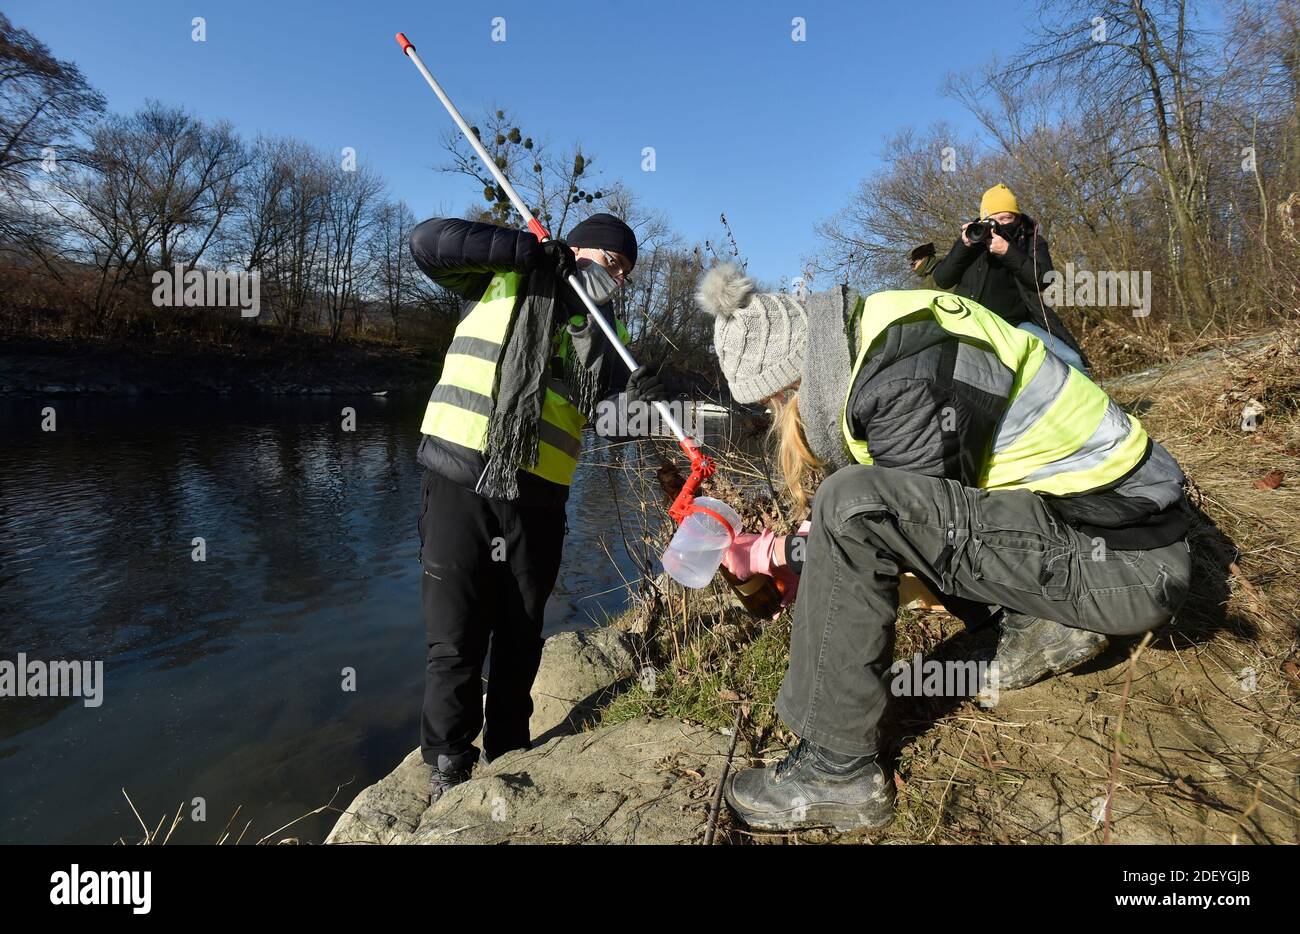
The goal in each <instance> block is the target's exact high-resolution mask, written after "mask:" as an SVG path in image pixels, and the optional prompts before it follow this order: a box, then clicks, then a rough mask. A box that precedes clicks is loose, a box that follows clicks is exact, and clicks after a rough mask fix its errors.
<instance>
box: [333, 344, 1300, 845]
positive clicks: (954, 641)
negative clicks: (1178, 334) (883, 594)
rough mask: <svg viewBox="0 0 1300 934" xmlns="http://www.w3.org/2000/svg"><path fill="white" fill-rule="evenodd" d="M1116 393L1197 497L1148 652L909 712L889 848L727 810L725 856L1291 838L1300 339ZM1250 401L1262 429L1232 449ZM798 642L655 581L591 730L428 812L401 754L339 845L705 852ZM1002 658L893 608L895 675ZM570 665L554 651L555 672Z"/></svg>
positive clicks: (900, 706)
mask: <svg viewBox="0 0 1300 934" xmlns="http://www.w3.org/2000/svg"><path fill="white" fill-rule="evenodd" d="M1108 388H1109V389H1110V390H1111V391H1112V392H1113V393H1114V395H1115V398H1116V399H1117V401H1119V402H1121V404H1123V405H1124V406H1125V407H1126V408H1127V409H1129V410H1130V411H1133V412H1135V413H1139V414H1140V415H1141V417H1142V419H1143V422H1144V424H1146V425H1147V427H1148V428H1149V430H1150V431H1151V433H1152V435H1153V436H1155V437H1156V438H1158V439H1160V440H1161V441H1162V442H1163V443H1164V444H1165V445H1166V447H1168V448H1169V450H1170V451H1171V452H1172V453H1173V454H1174V456H1175V457H1176V458H1178V460H1179V461H1180V463H1181V464H1182V465H1183V466H1184V468H1185V470H1186V472H1187V474H1188V476H1189V478H1190V479H1191V481H1192V499H1193V502H1194V505H1195V512H1196V521H1195V525H1194V528H1193V531H1192V533H1191V535H1190V538H1189V540H1190V543H1191V545H1192V548H1193V553H1194V559H1195V569H1196V574H1195V583H1194V589H1193V592H1192V594H1191V596H1190V597H1189V598H1188V601H1187V603H1186V605H1185V606H1184V608H1183V610H1182V611H1181V612H1180V614H1179V616H1178V618H1177V619H1176V620H1175V621H1173V622H1171V623H1170V624H1169V625H1166V626H1163V627H1161V628H1160V629H1159V630H1157V631H1156V632H1155V634H1154V638H1153V640H1152V641H1151V642H1150V643H1148V644H1147V645H1145V646H1139V644H1137V643H1134V642H1126V643H1119V642H1117V643H1116V644H1113V645H1112V647H1111V649H1110V650H1109V651H1108V652H1106V653H1105V654H1104V655H1103V656H1102V657H1101V658H1099V659H1097V660H1095V661H1094V662H1091V663H1089V664H1088V665H1086V666H1085V667H1084V668H1082V669H1080V670H1077V671H1075V672H1073V673H1071V674H1069V675H1067V676H1064V677H1058V678H1052V679H1049V680H1047V681H1044V682H1042V683H1040V684H1037V685H1034V686H1033V687H1031V688H1028V689H1026V690H1023V691H1017V692H1013V693H1008V694H1004V695H1003V696H1002V697H1001V698H1000V699H999V703H998V704H997V705H996V706H994V707H991V708H984V707H981V706H979V705H978V704H976V703H974V702H973V701H971V700H970V699H966V698H901V699H899V700H898V702H897V705H896V707H895V713H894V717H893V722H894V732H893V734H892V735H891V737H890V740H889V744H890V758H891V761H892V764H893V769H894V782H895V785H896V787H897V789H898V792H899V795H898V807H897V813H896V819H895V821H894V823H893V824H892V825H891V826H890V827H888V828H886V829H885V830H884V831H882V832H880V833H876V834H864V833H852V834H836V833H832V832H828V831H809V832H803V833H799V834H754V833H751V832H749V831H748V830H746V829H745V828H744V827H741V826H738V825H736V824H735V823H734V822H732V821H731V819H730V817H729V815H728V814H727V812H726V809H725V807H724V808H722V809H721V812H720V813H719V814H718V817H717V839H718V841H719V842H733V843H750V842H752V843H782V842H794V841H799V842H831V843H836V842H844V843H853V842H865V841H867V840H871V841H874V842H906V843H922V842H932V843H941V842H942V843H1094V842H1105V841H1109V842H1120V843H1284V842H1289V843H1296V842H1300V839H1297V833H1298V832H1300V831H1298V830H1297V828H1300V800H1298V797H1297V790H1298V789H1297V775H1300V650H1298V646H1297V629H1296V621H1297V619H1300V586H1298V585H1297V581H1296V580H1295V577H1294V573H1293V570H1292V568H1293V564H1294V559H1295V558H1296V557H1297V554H1296V552H1297V542H1296V541H1295V540H1294V539H1295V534H1296V522H1295V517H1296V516H1297V515H1300V482H1298V481H1297V479H1296V478H1297V475H1298V472H1300V340H1297V339H1296V338H1295V337H1294V336H1290V337H1279V336H1274V337H1271V338H1269V339H1268V340H1266V341H1264V342H1262V343H1252V344H1250V345H1247V346H1244V347H1234V348H1230V349H1227V350H1221V351H1217V352H1214V353H1211V354H1202V355H1199V356H1198V357H1196V358H1193V359H1189V360H1185V361H1182V362H1181V363H1178V364H1174V365H1170V366H1166V367H1160V368H1155V369H1152V370H1149V371H1146V372H1143V373H1141V374H1135V375H1133V376H1131V377H1126V378H1124V379H1122V380H1116V381H1115V382H1114V383H1113V384H1111V385H1109V387H1108ZM1251 400H1254V401H1255V402H1257V403H1258V408H1260V409H1262V411H1263V413H1264V415H1263V417H1262V418H1261V419H1260V420H1258V423H1257V424H1255V426H1254V430H1251V431H1243V430H1242V425H1241V422H1242V415H1241V413H1242V410H1243V409H1244V408H1245V407H1246V406H1248V405H1249V404H1250V402H1251ZM1279 475H1280V478H1281V479H1280V482H1274V481H1275V480H1278V477H1279ZM789 626H790V615H789V614H788V613H785V614H782V616H781V617H780V618H779V619H778V620H776V621H772V622H765V623H760V622H758V621H755V620H752V619H751V618H749V617H748V616H746V615H745V614H744V613H743V612H742V611H740V610H739V609H738V608H737V607H736V606H735V604H734V602H733V601H731V600H730V599H729V598H728V596H727V594H726V593H724V592H723V591H721V590H720V589H719V588H718V587H717V586H716V585H715V586H714V587H712V588H706V589H704V590H701V591H694V592H689V593H687V592H684V591H682V590H681V589H680V588H678V587H676V586H675V585H671V584H668V583H665V582H664V581H663V579H662V578H661V579H660V581H659V586H657V588H656V589H655V590H653V591H652V592H651V595H650V596H649V597H648V598H647V599H645V600H643V601H642V602H640V603H638V604H637V605H636V606H634V607H633V608H632V609H631V610H629V611H628V613H626V614H624V616H622V617H620V619H619V620H617V621H616V623H615V629H611V630H610V631H609V632H610V633H611V634H610V635H605V636H591V637H589V638H611V639H615V638H616V639H619V640H622V639H623V638H624V637H623V636H622V635H619V634H616V630H623V631H625V632H626V637H627V638H628V639H630V640H632V641H631V642H630V643H628V644H629V645H630V646H632V648H631V649H629V652H630V654H631V657H632V661H630V662H625V663H624V664H623V665H622V667H621V668H619V671H618V676H617V677H610V678H609V683H608V685H607V686H606V688H605V689H603V691H602V692H601V693H603V694H605V695H607V697H608V701H607V702H603V703H602V704H601V705H600V707H599V710H598V711H595V712H592V711H588V712H587V713H585V714H584V715H583V716H582V717H579V718H575V719H574V720H573V721H572V722H571V723H570V727H572V728H574V729H576V730H579V732H575V733H573V734H572V735H568V736H553V737H551V738H548V739H546V740H545V741H544V742H539V743H538V744H537V745H536V746H535V747H534V748H533V749H531V750H527V751H521V752H518V753H513V754H510V755H507V756H504V757H502V758H501V759H499V760H497V761H496V762H494V763H492V764H491V765H490V766H488V767H486V768H483V769H481V770H480V771H478V772H476V773H475V777H474V778H473V779H472V780H471V781H469V782H467V783H466V784H465V785H463V786H460V787H458V788H456V789H454V790H453V791H452V792H451V793H449V794H448V795H447V796H445V797H444V799H443V800H442V801H440V802H438V804H437V805H435V806H434V807H432V808H426V807H425V806H424V799H423V792H424V782H425V781H426V780H427V772H426V770H425V767H424V766H423V765H422V764H421V763H420V762H419V761H418V755H413V756H411V757H408V758H407V760H406V761H405V762H403V763H402V765H401V766H399V768H398V769H397V770H396V771H395V772H394V773H392V774H391V775H389V776H388V777H386V778H385V779H383V780H381V781H380V782H379V783H377V784H376V785H375V786H371V788H369V789H366V790H365V791H363V792H362V793H361V795H360V796H358V798H357V801H356V802H354V803H353V806H352V807H350V808H349V809H348V810H347V813H345V814H344V815H343V817H342V818H341V819H340V821H339V823H338V825H336V827H335V830H334V833H333V834H332V835H331V837H330V840H331V841H332V842H367V843H397V842H405V843H444V842H504V841H513V842H636V843H663V842H702V841H703V840H704V838H705V835H706V833H707V829H708V826H709V823H710V817H709V814H710V806H709V805H710V802H711V800H712V799H713V796H714V793H715V792H716V789H717V785H718V782H719V781H720V780H721V778H722V775H723V772H724V770H725V768H726V766H727V764H728V763H729V762H730V763H731V764H732V765H734V766H736V767H744V766H747V765H761V764H764V763H770V762H772V761H775V760H777V759H779V758H780V757H781V756H783V755H784V754H785V751H786V749H787V748H788V746H789V745H790V744H791V742H792V741H793V737H792V736H791V735H790V733H789V732H788V731H787V730H785V728H784V726H783V725H782V724H781V723H780V722H779V721H778V720H777V718H776V717H775V715H774V713H773V704H774V701H775V697H776V692H777V690H778V689H779V686H780V682H781V678H782V676H783V675H784V671H785V654H786V650H787V646H788V637H789ZM994 638H995V635H994V633H993V632H991V631H989V630H984V631H979V632H973V633H968V632H966V631H964V629H963V628H962V627H961V626H960V625H959V624H958V623H957V622H956V621H955V620H953V619H952V618H951V617H949V616H947V615H946V614H943V613H928V612H916V611H910V610H904V611H903V613H902V616H901V617H900V622H899V626H898V639H897V645H896V650H895V655H896V657H897V658H899V659H910V658H912V657H913V655H914V653H916V652H920V653H922V655H923V656H924V657H926V658H934V659H940V660H942V659H963V658H970V657H974V656H975V655H977V654H978V653H980V652H982V651H987V650H988V649H990V648H991V644H992V641H993V639H994ZM573 650H574V646H573V645H567V644H563V643H555V642H554V640H552V642H551V643H548V646H547V651H548V653H549V655H550V657H552V658H556V657H559V656H562V655H563V654H565V653H567V652H570V651H573ZM539 684H541V682H539ZM545 692H546V693H549V694H554V693H555V689H554V688H553V687H552V688H546V689H545ZM570 693H572V692H570ZM584 696H585V695H584ZM737 725H738V726H739V734H740V735H739V737H738V738H737V742H736V743H735V748H734V752H733V750H732V737H731V736H730V735H728V734H729V733H730V732H731V731H732V729H733V727H735V726H737ZM394 802H400V804H397V803H394ZM1108 802H1109V808H1108V807H1107V803H1108ZM372 803H373V804H372ZM362 813H364V814H369V815H370V818H369V823H366V822H358V819H357V815H358V814H362ZM390 818H391V822H390V820H389V819H390ZM376 828H378V829H376Z"/></svg>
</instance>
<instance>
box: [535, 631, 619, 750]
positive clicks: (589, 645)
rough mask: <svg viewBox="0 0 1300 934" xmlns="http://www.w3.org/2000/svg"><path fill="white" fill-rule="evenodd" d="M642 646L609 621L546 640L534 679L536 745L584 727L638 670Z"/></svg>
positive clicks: (559, 634)
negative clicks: (596, 627) (599, 626)
mask: <svg viewBox="0 0 1300 934" xmlns="http://www.w3.org/2000/svg"><path fill="white" fill-rule="evenodd" d="M637 651H638V645H637V640H636V639H635V638H634V637H633V636H631V635H630V634H628V633H626V632H620V631H618V630H616V629H611V628H610V627H608V626H606V627H602V628H600V629H587V630H583V631H581V632H562V633H558V634H556V635H554V636H551V638H549V639H547V640H546V644H545V646H544V647H543V648H542V664H541V667H540V668H539V669H538V671H537V678H536V680H534V681H533V717H532V720H530V721H529V724H528V725H529V731H530V732H531V733H532V734H533V742H534V744H540V743H542V742H545V741H546V740H548V739H550V738H551V737H553V736H558V735H561V734H562V733H572V732H575V731H576V730H579V729H581V728H582V726H583V725H584V724H585V723H586V722H587V721H589V720H590V719H591V717H592V715H593V714H594V713H595V712H596V711H597V710H598V709H599V708H600V707H602V706H603V705H605V704H606V703H608V702H609V699H610V697H611V696H612V695H613V694H614V693H615V692H616V691H617V690H618V689H619V688H620V687H621V686H623V685H624V684H625V683H627V682H628V681H629V680H630V679H631V678H632V676H633V675H635V674H636V671H637V668H638V665H637V657H636V656H637Z"/></svg>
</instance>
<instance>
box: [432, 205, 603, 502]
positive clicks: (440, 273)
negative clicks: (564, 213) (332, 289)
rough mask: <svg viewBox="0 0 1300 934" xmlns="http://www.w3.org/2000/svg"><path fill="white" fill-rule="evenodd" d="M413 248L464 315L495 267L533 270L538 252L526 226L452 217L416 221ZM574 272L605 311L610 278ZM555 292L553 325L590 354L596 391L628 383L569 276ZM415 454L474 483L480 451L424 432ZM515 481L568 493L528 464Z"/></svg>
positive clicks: (540, 493) (537, 490)
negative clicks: (457, 299)
mask: <svg viewBox="0 0 1300 934" xmlns="http://www.w3.org/2000/svg"><path fill="white" fill-rule="evenodd" d="M411 255H412V257H413V258H414V259H415V263H416V265H417V266H419V267H420V271H421V272H423V273H424V274H425V275H426V276H428V277H429V278H430V279H432V280H433V281H434V282H436V283H438V284H439V285H441V286H442V287H443V288H445V289H447V290H449V291H451V292H454V293H455V294H456V295H458V296H460V297H461V298H462V299H464V303H463V304H462V305H461V310H460V318H461V320H462V321H463V320H464V318H465V316H466V315H467V314H469V312H470V311H471V310H472V309H473V308H474V306H475V304H476V303H477V302H478V300H479V298H481V297H482V295H483V292H484V291H485V290H486V289H487V286H488V283H489V282H491V280H492V276H493V275H495V274H496V273H498V272H506V271H513V272H520V273H535V272H536V271H537V270H535V269H534V267H535V264H536V263H538V262H539V261H540V260H541V258H542V255H543V254H542V250H541V249H540V247H539V244H538V241H537V238H536V237H534V236H533V235H532V234H531V233H529V232H528V231H520V230H512V229H510V228H508V227H498V226H497V225H495V224H482V223H477V222H475V221H467V220H461V219H460V218H454V217H453V218H432V219H430V220H427V221H424V222H423V223H421V224H418V225H417V226H416V228H415V230H413V231H412V232H411ZM579 276H580V277H581V278H583V279H585V280H586V282H587V284H588V292H589V294H591V296H592V299H593V300H594V301H595V302H596V303H597V305H598V306H600V307H601V310H602V311H607V310H608V308H609V304H608V303H609V300H610V298H611V297H612V296H613V288H614V286H613V280H611V279H609V277H608V276H601V277H599V278H598V277H596V276H594V275H592V274H589V273H584V272H579ZM557 300H558V302H559V305H560V307H557V308H556V314H555V320H556V323H557V328H558V327H565V328H567V329H568V336H569V339H570V341H571V342H572V344H573V346H574V347H576V348H579V349H580V354H581V356H582V358H583V359H590V360H591V363H590V366H591V367H592V368H593V369H595V370H596V372H597V379H598V385H599V386H600V394H601V395H609V394H612V393H616V392H621V391H622V389H623V388H624V386H626V384H627V368H626V367H625V366H624V365H623V363H622V361H621V360H620V359H619V357H618V355H617V353H616V352H615V351H614V349H613V348H612V347H610V346H609V342H608V341H607V340H606V339H605V337H604V334H603V333H602V332H601V330H600V328H599V326H598V325H597V324H596V323H595V322H593V321H592V320H591V319H590V316H589V315H588V313H587V310H586V308H585V306H583V304H582V302H581V300H580V299H579V298H578V297H577V296H576V295H575V294H574V293H573V290H572V289H571V288H570V287H569V286H568V285H567V284H563V285H561V286H560V287H559V290H558V293H557ZM606 319H607V320H611V323H612V319H611V316H610V315H609V314H606ZM561 322H564V323H563V324H561ZM557 333H558V331H557ZM553 366H554V371H553V373H552V375H553V376H555V377H556V378H562V368H561V367H560V366H559V365H558V361H554V362H553ZM417 456H418V458H419V460H420V463H421V464H423V465H424V466H425V467H427V468H429V469H430V470H433V471H434V472H435V473H438V474H440V475H442V476H444V477H446V478H447V479H449V480H451V481H452V482H453V483H457V484H460V485H461V486H467V487H470V488H471V489H472V488H473V487H474V486H475V485H476V484H477V483H478V478H479V476H480V475H481V473H482V470H483V458H482V456H481V455H480V454H478V452H475V451H469V450H468V449H461V448H459V447H458V446H456V445H452V444H449V443H447V442H444V441H441V440H439V439H435V438H431V437H429V436H428V435H425V436H424V437H423V438H422V439H421V442H420V448H419V452H418V455H417ZM519 483H520V489H521V491H525V490H526V491H530V492H531V494H532V496H533V497H534V498H537V497H548V498H552V499H563V498H566V497H567V496H568V487H564V486H560V485H559V484H556V483H551V482H550V481H547V480H543V479H541V478H540V477H537V476H536V475H534V474H530V473H528V472H527V471H522V470H521V471H520V472H519Z"/></svg>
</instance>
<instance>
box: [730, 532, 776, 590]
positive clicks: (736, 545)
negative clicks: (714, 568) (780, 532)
mask: <svg viewBox="0 0 1300 934" xmlns="http://www.w3.org/2000/svg"><path fill="white" fill-rule="evenodd" d="M775 545H776V533H775V532H773V531H772V530H771V529H764V530H763V531H762V532H760V533H759V534H757V535H755V534H754V533H752V532H741V533H740V534H739V535H737V536H736V538H735V539H734V540H733V541H732V543H731V547H730V548H728V549H727V551H726V553H725V554H724V555H723V556H722V566H723V567H725V568H726V569H727V570H728V571H730V572H731V573H732V574H734V575H736V577H738V578H739V579H740V580H748V579H749V578H751V577H753V576H754V575H755V574H766V575H767V576H768V577H771V576H772V549H773V547H775Z"/></svg>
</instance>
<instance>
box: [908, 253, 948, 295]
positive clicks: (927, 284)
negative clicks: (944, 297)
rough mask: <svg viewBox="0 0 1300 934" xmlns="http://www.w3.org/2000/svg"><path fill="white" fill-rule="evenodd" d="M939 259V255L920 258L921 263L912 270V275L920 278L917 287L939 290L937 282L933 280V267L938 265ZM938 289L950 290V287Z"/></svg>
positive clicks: (940, 259)
mask: <svg viewBox="0 0 1300 934" xmlns="http://www.w3.org/2000/svg"><path fill="white" fill-rule="evenodd" d="M941 261H942V258H941V257H938V256H934V255H930V256H927V257H926V258H925V259H923V260H921V265H919V266H917V267H916V268H915V269H913V270H912V275H914V276H916V278H918V279H920V280H921V284H920V285H919V286H917V288H920V289H936V290H939V283H937V282H935V281H934V267H935V266H938V265H939V263H940V262H941ZM940 291H944V292H951V291H952V289H950V288H948V289H942V290H940Z"/></svg>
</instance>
